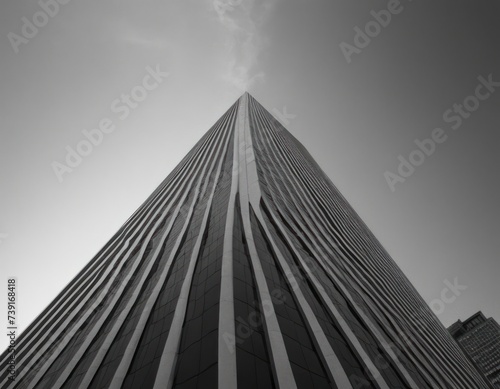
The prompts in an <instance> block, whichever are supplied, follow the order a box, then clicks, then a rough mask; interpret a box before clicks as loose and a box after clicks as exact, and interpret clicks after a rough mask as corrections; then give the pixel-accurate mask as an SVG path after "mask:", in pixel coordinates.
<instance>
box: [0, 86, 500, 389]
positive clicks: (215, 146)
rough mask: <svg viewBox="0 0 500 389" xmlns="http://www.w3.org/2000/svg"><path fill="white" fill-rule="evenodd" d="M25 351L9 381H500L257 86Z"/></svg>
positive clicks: (129, 384) (61, 300)
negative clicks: (445, 321)
mask: <svg viewBox="0 0 500 389" xmlns="http://www.w3.org/2000/svg"><path fill="white" fill-rule="evenodd" d="M476 324H477V323H475V322H474V321H471V322H470V325H471V326H472V325H474V326H475V325H476ZM485 328H486V327H485ZM492 333H493V332H492V331H489V332H488V331H484V334H485V335H484V337H483V338H481V339H480V340H478V339H476V338H474V337H472V336H469V337H467V336H468V335H467V336H464V337H463V344H464V345H465V346H466V347H469V348H472V349H476V348H481V347H483V346H484V344H483V343H481V342H483V340H484V341H486V339H490V338H489V336H490V335H491V334H492ZM484 347H486V346H484ZM8 357H9V355H8V352H5V353H4V354H3V355H2V356H1V363H2V364H3V366H5V364H6V363H7V361H8ZM16 357H17V358H16V368H17V379H16V381H11V380H8V378H7V370H6V369H2V372H1V375H0V387H2V388H13V389H14V388H15V389H18V388H29V389H31V388H50V389H59V388H68V389H69V388H71V389H73V388H82V389H84V388H85V389H86V388H93V389H103V388H128V389H133V388H144V389H148V388H151V389H160V388H162V389H163V388H175V389H194V388H203V389H216V388H217V389H234V388H240V389H247V388H248V389H254V388H263V389H267V388H269V389H274V388H276V389H277V388H282V389H294V388H304V389H310V388H312V389H314V388H316V389H323V388H325V389H326V388H337V389H360V388H377V389H389V388H391V389H392V388H395V389H406V388H411V389H417V388H432V389H434V388H443V389H448V388H453V389H483V388H488V385H487V384H486V382H485V381H484V380H483V377H482V376H481V375H480V374H478V373H477V371H476V370H475V368H474V366H473V363H471V362H470V361H469V360H468V359H467V358H466V357H465V355H464V354H463V352H462V350H461V349H460V347H458V345H457V344H456V343H455V342H453V340H452V339H451V338H450V336H449V335H448V334H447V333H446V331H445V329H444V328H442V326H441V324H440V323H439V321H438V319H437V318H436V317H435V316H434V314H433V313H432V311H431V310H430V309H429V308H428V307H427V306H426V304H425V302H424V301H423V300H422V298H421V297H420V296H419V295H418V294H417V292H416V291H415V289H414V288H413V287H412V285H411V284H410V282H409V281H408V280H407V279H406V277H405V276H404V274H403V273H402V272H401V270H400V269H399V268H398V266H397V265H396V263H395V262H394V261H393V260H392V258H391V257H390V256H389V255H388V254H387V252H386V251H385V250H384V248H383V247H382V245H381V244H380V243H379V242H378V241H377V239H376V238H375V237H374V236H373V234H372V233H371V232H370V231H369V230H368V228H367V227H366V225H365V224H364V223H363V222H362V220H361V219H360V218H359V216H358V215H357V214H356V212H355V211H354V210H353V209H352V208H351V207H350V206H349V204H348V203H347V201H346V200H345V199H344V198H343V197H342V195H341V194H340V193H339V191H338V190H337V189H336V188H335V186H334V185H333V184H332V182H331V181H330V179H329V178H328V177H327V176H326V175H325V174H324V173H323V171H322V170H321V169H320V167H319V166H318V165H317V164H316V162H315V161H314V159H313V158H312V157H311V155H310V154H309V153H308V152H307V150H306V149H305V148H304V147H303V146H302V145H301V144H300V142H298V141H297V139H295V138H294V137H293V136H292V135H291V134H290V133H289V132H288V131H287V130H286V129H285V128H284V127H283V126H282V125H281V124H280V123H279V122H277V121H276V120H275V119H274V118H273V117H272V116H271V115H270V114H269V113H268V112H267V111H266V110H265V109H264V108H263V107H262V106H261V105H260V104H259V103H258V102H257V101H256V100H255V99H253V98H252V97H251V96H250V95H248V94H245V95H243V96H242V97H241V98H240V99H239V100H238V101H237V102H236V103H235V104H233V106H231V107H230V108H229V110H228V111H227V112H226V113H225V114H224V115H223V116H222V117H221V118H220V119H219V120H218V121H217V122H216V123H215V124H214V126H213V127H212V128H211V129H210V130H209V131H208V132H207V133H206V134H205V135H204V136H203V137H202V139H201V140H200V141H199V142H198V143H197V144H196V145H195V146H194V148H193V149H192V150H191V151H190V152H189V153H188V155H187V156H186V157H185V158H184V159H183V160H182V161H181V162H180V163H179V165H178V166H177V167H176V168H175V169H174V170H173V171H172V172H171V173H170V174H169V175H168V177H167V178H166V179H165V180H164V181H163V182H162V183H161V185H160V186H159V187H158V188H157V189H156V190H155V191H154V192H153V193H152V194H151V195H150V196H149V198H148V199H147V200H146V201H145V202H144V204H143V205H142V206H141V207H140V208H139V209H138V210H137V211H136V212H135V213H134V214H133V215H132V216H131V217H130V218H129V220H127V222H126V223H125V224H124V225H123V226H122V227H121V228H120V230H119V231H118V232H117V233H116V234H115V235H114V236H113V237H112V238H111V240H110V241H109V243H108V244H107V245H105V247H103V249H102V250H100V251H99V252H98V253H97V254H96V256H95V257H94V258H93V259H92V260H91V261H90V262H89V263H88V265H87V266H86V267H85V268H84V269H83V270H82V271H81V272H80V273H79V274H78V275H77V276H76V277H75V278H74V279H73V281H71V282H70V283H69V284H68V286H67V287H66V288H65V289H64V290H63V291H62V292H61V293H60V294H59V295H58V296H57V297H56V299H55V300H54V301H53V303H52V304H50V305H49V307H48V308H47V309H46V310H45V311H44V312H42V313H41V314H40V316H39V317H38V318H37V320H35V322H34V323H33V324H31V325H30V326H29V328H28V329H27V330H26V331H25V332H24V333H23V334H22V336H21V337H20V338H19V339H18V347H17V356H16ZM481 358H483V357H481ZM476 362H477V363H479V362H481V363H483V362H484V365H485V366H489V367H491V368H493V362H492V360H490V359H488V358H487V357H484V358H483V359H480V358H479V357H478V359H477V361H476Z"/></svg>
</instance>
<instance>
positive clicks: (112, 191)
mask: <svg viewBox="0 0 500 389" xmlns="http://www.w3.org/2000/svg"><path fill="white" fill-rule="evenodd" d="M46 1H48V0H46ZM60 1H61V2H64V1H62V0H60ZM231 1H232V4H233V6H230V4H231ZM42 3H43V1H42ZM58 4H59V6H58V7H57V8H58V9H56V7H54V6H52V7H49V8H47V9H48V11H43V9H42V8H41V5H40V4H39V3H38V2H36V1H26V0H16V1H9V2H7V1H5V2H2V3H1V4H0V81H1V86H2V87H1V89H0V107H1V108H0V112H1V116H0V117H1V120H2V127H1V133H0V148H1V149H0V182H1V187H0V188H1V189H0V196H1V197H0V199H1V201H0V215H1V218H0V241H1V244H0V258H1V262H0V274H1V278H2V281H0V282H1V283H4V285H5V283H6V277H7V276H15V277H17V279H18V293H19V303H18V324H19V326H20V327H21V329H23V328H26V326H27V325H28V324H29V323H30V322H31V321H32V320H33V319H34V318H35V317H36V315H38V314H39V313H40V312H41V311H42V309H44V308H45V307H46V306H47V305H48V304H49V303H50V302H51V300H52V299H53V298H54V297H55V296H56V295H57V293H58V292H59V291H60V290H61V289H62V288H63V287H64V286H65V285H66V284H67V283H68V282H69V281H70V280H71V279H72V277H73V276H74V275H76V273H77V272H78V271H79V270H80V269H81V268H82V267H83V266H84V265H85V264H86V263H87V262H88V261H89V260H90V259H91V258H92V256H93V255H94V254H95V253H96V252H97V251H98V250H99V249H100V248H101V247H102V246H103V245H104V244H105V243H106V242H107V241H108V240H109V239H110V237H111V236H112V235H113V234H114V233H115V232H116V231H117V229H118V228H119V227H120V226H121V225H122V224H123V223H124V222H125V220H126V219H127V218H128V217H129V216H130V215H131V214H132V213H133V212H134V211H135V210H136V209H137V208H138V207H139V206H140V205H141V203H142V202H143V201H144V200H145V199H146V197H147V196H148V195H149V194H150V193H151V192H152V191H153V190H154V189H155V188H156V186H157V185H158V184H159V183H160V182H161V181H162V179H163V178H164V177H166V175H167V174H168V173H169V172H170V171H171V170H172V169H173V168H174V167H175V165H176V164H177V163H178V162H179V161H180V160H181V158H182V157H184V155H185V154H186V153H187V152H188V151H189V150H190V148H191V147H192V146H193V145H194V144H195V142H196V141H197V140H198V139H199V138H200V137H201V136H202V135H203V134H204V133H205V132H206V131H207V130H208V129H209V128H210V127H211V125H212V124H213V123H214V122H215V121H216V120H217V119H218V118H219V117H220V116H221V115H222V114H223V113H224V112H225V111H226V110H227V109H228V108H229V106H230V105H231V104H232V103H233V102H234V101H235V100H236V99H237V98H238V97H239V96H240V95H241V93H242V92H243V91H244V90H246V89H248V90H249V91H250V93H252V95H253V96H254V97H255V98H257V99H258V100H259V101H260V102H261V103H262V104H263V105H264V106H265V107H266V108H267V109H268V110H270V111H271V112H274V113H276V112H281V114H280V115H281V116H282V117H284V118H285V120H287V121H288V124H287V128H288V129H289V130H290V131H291V132H292V133H293V134H294V135H295V136H296V137H297V138H298V139H299V140H300V141H301V142H302V143H303V144H304V145H305V146H306V147H307V148H308V150H309V151H310V152H311V154H312V155H313V156H314V157H315V158H316V160H317V161H318V163H319V164H320V166H321V167H322V168H323V169H324V170H325V172H326V173H327V174H328V175H329V177H331V179H332V181H333V182H334V183H335V184H336V185H337V186H338V188H339V189H340V190H341V192H342V193H343V194H344V196H345V197H346V198H347V199H348V200H349V202H350V203H351V204H352V205H353V207H354V208H355V209H356V211H357V212H358V213H359V214H360V215H361V217H362V218H363V219H364V220H365V222H366V223H367V224H368V226H369V227H370V228H371V229H372V231H373V232H374V234H375V235H376V236H377V237H378V238H379V239H380V241H381V242H382V244H383V245H384V247H385V248H386V249H387V250H388V251H389V253H390V254H391V255H392V256H393V258H394V259H395V261H396V262H397V263H398V264H399V265H400V266H401V268H402V269H403V271H404V272H405V273H406V274H407V276H408V277H409V278H410V280H411V281H412V282H413V284H414V285H415V287H416V288H417V289H418V291H419V292H420V293H421V294H422V296H423V297H424V299H425V300H426V301H427V302H428V303H431V302H434V305H433V306H434V307H435V308H436V309H437V310H439V312H438V313H439V315H438V316H439V318H440V319H441V320H442V322H443V323H444V324H445V325H449V324H451V323H452V322H454V321H455V320H456V319H458V318H461V319H465V318H467V317H468V316H470V315H471V314H473V313H475V312H476V311H478V310H483V312H484V313H485V314H486V315H487V316H493V317H494V318H496V319H497V320H499V321H500V307H499V303H498V301H499V299H498V296H499V295H500V283H499V282H498V277H499V275H500V263H499V250H498V244H497V240H498V237H499V223H498V221H499V220H500V210H499V206H498V198H499V197H500V186H499V184H498V183H497V179H498V167H499V154H498V152H497V149H498V144H499V140H500V136H499V135H498V128H499V124H500V115H499V114H498V112H499V110H498V106H499V103H500V87H498V91H496V92H494V88H495V87H494V86H490V88H491V90H490V91H488V90H487V89H486V87H480V89H479V91H480V93H481V95H480V96H481V98H484V99H483V100H478V99H475V98H474V97H471V96H474V95H475V94H476V89H477V88H478V86H479V85H480V81H479V80H478V77H480V76H483V77H484V79H488V77H489V75H490V74H491V78H492V80H494V81H496V80H498V81H500V66H499V64H500V54H499V51H498V47H500V45H499V44H500V25H499V24H498V19H499V17H500V5H499V3H498V2H495V1H487V0H476V1H474V2H471V1H464V0H454V1H451V0H443V1H440V2H432V3H431V2H424V1H409V0H401V2H400V3H399V5H398V4H397V1H395V0H392V1H390V2H387V1H378V0H376V1H369V2H368V1H352V0H349V1H348V0H343V1H339V0H337V1H332V0H325V1H319V0H309V1H305V0H301V1H299V0H286V1H285V0H273V1H266V2H262V1H257V0H252V1H251V0H215V1H214V0H204V1H199V0H198V1H193V0H182V1H180V0H177V1H160V0H145V1H140V2H139V1H130V0H122V1H116V0H115V1H110V0H99V1H82V0H71V1H69V2H68V4H64V5H62V4H60V3H58ZM388 9H390V10H392V11H393V13H391V14H390V15H391V17H390V20H388V17H387V15H388V13H387V12H389V11H387V12H386V11H384V12H382V13H381V14H380V16H379V19H380V18H382V19H380V20H381V22H376V19H375V16H374V15H373V14H371V11H375V12H377V13H378V12H380V11H381V10H388ZM49 11H50V13H51V14H52V15H53V16H50V15H49V16H44V15H47V12H49ZM23 18H25V19H23ZM33 18H35V22H36V23H38V25H39V26H40V27H36V25H35V28H36V29H37V30H38V31H35V30H33V28H31V29H30V27H29V26H28V27H24V30H23V25H25V24H26V20H28V23H30V22H32V21H33ZM377 23H378V24H377ZM380 23H383V24H385V27H384V26H382V27H381V26H380ZM31 27H32V26H31ZM356 27H359V29H361V30H363V31H364V30H365V27H366V28H368V31H369V32H370V33H371V35H372V37H371V38H370V37H368V39H369V41H368V40H366V37H365V42H364V46H363V47H362V48H359V47H361V46H362V45H363V42H362V38H359V37H358V39H357V43H358V46H359V47H355V46H354V45H355V42H354V41H355V35H356V34H358V33H357V32H356V31H359V30H356V31H355V28H356ZM14 34H16V35H14ZM23 34H24V35H23ZM343 42H344V44H343V47H344V49H345V48H346V47H349V46H347V44H349V45H352V46H350V49H351V52H350V54H349V55H345V54H344V53H343V51H342V49H341V47H340V45H341V44H342V43H343ZM345 50H346V49H345ZM348 60H349V61H350V62H349V63H348ZM148 67H149V68H148ZM147 69H149V70H147ZM155 69H159V72H160V73H159V72H158V70H156V77H157V79H156V81H155V80H154V79H153V78H152V77H149V78H148V77H147V75H148V74H149V73H151V72H153V73H154V72H155ZM162 72H163V73H168V76H165V75H163V76H162V75H161V74H162ZM145 77H146V78H147V80H148V81H147V85H148V87H149V89H151V90H149V91H147V92H146V94H141V93H140V92H141V88H138V87H139V86H141V85H142V83H143V80H145ZM134 88H135V89H134ZM144 90H145V89H142V91H144ZM132 91H135V92H134V93H135V95H134V96H137V99H138V100H133V101H129V103H127V102H126V101H125V100H123V99H124V98H126V96H125V97H123V96H122V94H131V92H132ZM139 100H140V101H139ZM464 100H466V102H467V104H468V107H470V108H471V112H470V113H469V112H467V111H462V114H463V116H464V117H465V116H468V117H467V119H465V118H464V119H462V123H460V124H461V125H460V126H458V127H459V128H457V129H456V130H454V129H452V126H454V125H458V123H459V122H458V119H456V118H457V115H459V113H458V112H459V111H457V113H454V112H448V113H447V111H448V110H449V109H452V110H454V109H455V108H454V104H455V103H456V104H463V103H464ZM476 103H479V107H477V106H476ZM127 104H128V105H127ZM126 106H127V107H128V108H125V107H126ZM457 109H460V108H457ZM461 109H462V110H464V108H461ZM285 113H287V114H285ZM446 113H447V115H448V116H447V117H448V123H447V122H445V121H444V119H443V114H446ZM102 120H104V121H106V120H109V122H108V124H109V123H111V125H112V126H113V128H115V129H114V131H113V132H111V133H108V134H105V135H104V137H103V139H102V140H100V144H98V145H96V146H94V147H93V149H92V150H91V151H90V152H88V155H86V156H84V157H82V160H81V162H80V163H79V164H78V165H76V167H74V168H73V169H72V171H71V172H69V169H68V170H67V171H64V172H63V173H61V171H60V173H59V177H58V176H57V175H56V173H55V171H54V162H56V163H59V164H61V165H58V166H62V164H66V162H65V159H66V154H67V153H68V151H67V147H68V146H69V147H70V148H72V149H76V148H77V146H78V144H80V143H81V142H82V141H83V140H85V139H86V138H85V136H84V134H83V133H82V131H83V130H89V131H90V130H92V129H93V128H96V127H97V126H98V125H99V123H100V122H101V121H102ZM435 128H441V129H442V130H443V134H444V135H442V136H443V137H446V140H445V141H444V142H443V143H439V144H437V146H436V150H435V151H434V153H433V154H432V155H430V156H428V157H427V156H424V160H423V161H422V160H420V161H418V153H414V151H415V150H417V146H416V143H415V140H421V141H423V140H424V139H426V138H430V137H431V136H432V133H433V130H434V129H435ZM440 139H443V138H440ZM84 151H88V150H84ZM410 153H413V154H412V155H413V157H414V160H416V161H417V162H418V163H420V162H422V164H421V165H420V166H418V167H416V168H415V171H414V172H413V174H411V176H409V177H408V178H407V179H406V180H405V182H397V183H395V185H394V187H393V189H394V192H393V191H392V190H391V188H390V186H389V184H388V182H387V180H386V178H385V177H384V173H385V172H391V173H394V174H399V173H398V166H399V164H400V162H399V160H398V157H399V156H400V155H401V156H403V157H404V158H406V159H408V158H409V156H410ZM415 158H417V159H415ZM393 177H394V176H393ZM60 181H62V182H60ZM5 235H7V236H5ZM455 278H457V282H458V284H460V285H462V286H464V287H466V289H464V288H462V290H459V291H458V293H457V294H459V295H458V296H454V295H453V293H451V292H445V294H444V296H445V300H447V301H449V302H447V303H446V304H445V303H443V304H440V303H437V302H436V299H442V297H441V294H442V292H443V290H445V288H447V286H446V282H447V281H449V282H451V283H453V282H454V280H455ZM452 300H453V301H452ZM2 325H5V326H6V324H5V323H4V324H2ZM0 346H1V348H2V349H3V348H4V347H5V346H6V339H3V338H1V339H0Z"/></svg>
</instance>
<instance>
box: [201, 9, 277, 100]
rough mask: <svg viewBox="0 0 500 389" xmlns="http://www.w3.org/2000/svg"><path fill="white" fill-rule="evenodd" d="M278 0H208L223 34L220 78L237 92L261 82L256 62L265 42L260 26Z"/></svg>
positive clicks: (261, 73) (261, 74)
mask: <svg viewBox="0 0 500 389" xmlns="http://www.w3.org/2000/svg"><path fill="white" fill-rule="evenodd" d="M278 1H279V0H210V2H211V4H212V6H213V8H214V10H215V12H216V13H217V15H218V20H219V22H220V23H221V24H222V25H223V27H224V28H225V29H226V31H227V41H226V50H227V52H228V64H227V69H226V72H225V73H224V79H225V80H226V81H228V82H229V83H230V84H231V85H233V86H234V87H236V88H238V89H239V90H241V91H245V90H247V89H249V88H250V87H251V86H252V85H253V84H254V83H255V82H257V81H259V80H262V79H264V77H265V74H264V73H263V72H262V71H258V69H256V68H257V66H256V65H257V63H258V61H257V59H258V56H259V53H260V52H261V51H262V49H263V48H264V47H265V44H266V40H265V39H264V37H263V36H262V34H261V33H260V27H261V26H262V24H263V23H264V21H265V20H266V19H267V17H268V15H269V14H270V12H271V11H272V9H273V8H274V6H275V4H276V3H277V2H278Z"/></svg>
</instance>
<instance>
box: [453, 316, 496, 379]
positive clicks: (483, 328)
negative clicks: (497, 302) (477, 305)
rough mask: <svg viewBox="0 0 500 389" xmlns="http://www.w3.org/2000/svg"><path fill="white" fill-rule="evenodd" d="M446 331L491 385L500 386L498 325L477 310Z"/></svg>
mask: <svg viewBox="0 0 500 389" xmlns="http://www.w3.org/2000/svg"><path fill="white" fill-rule="evenodd" d="M448 331H449V332H450V333H451V335H452V336H453V337H454V338H455V340H456V341H457V342H458V343H459V344H460V346H462V348H463V349H464V351H465V352H466V354H467V355H468V356H469V357H470V358H471V359H472V361H473V362H474V363H475V364H476V366H477V367H478V368H479V369H480V370H481V371H482V372H483V373H484V375H485V376H486V378H488V379H489V380H490V382H491V383H492V385H493V387H494V388H500V325H499V324H498V323H497V322H496V321H495V320H494V319H492V318H489V319H487V318H486V317H485V316H484V315H483V313H482V312H478V313H476V314H475V315H473V316H471V317H470V318H468V319H467V320H465V321H464V322H462V321H460V320H458V321H457V322H456V323H454V324H452V325H451V326H450V327H449V328H448Z"/></svg>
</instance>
